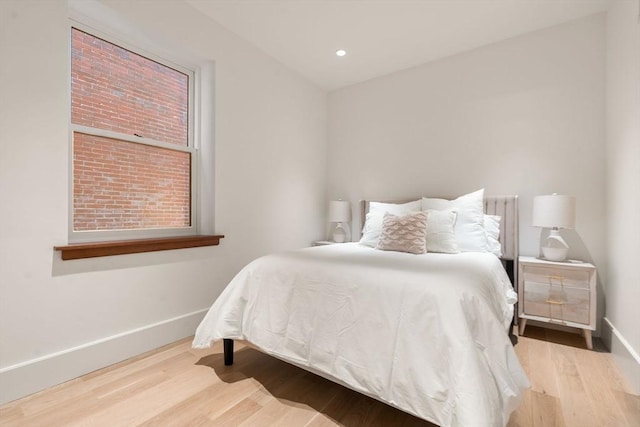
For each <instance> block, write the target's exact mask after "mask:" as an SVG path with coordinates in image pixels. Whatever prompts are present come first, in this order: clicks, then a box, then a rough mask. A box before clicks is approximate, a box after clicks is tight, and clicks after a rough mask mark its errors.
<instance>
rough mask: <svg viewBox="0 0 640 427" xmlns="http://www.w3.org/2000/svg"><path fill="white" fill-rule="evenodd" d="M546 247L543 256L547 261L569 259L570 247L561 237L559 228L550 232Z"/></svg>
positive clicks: (543, 248) (543, 249)
mask: <svg viewBox="0 0 640 427" xmlns="http://www.w3.org/2000/svg"><path fill="white" fill-rule="evenodd" d="M546 245H547V246H543V247H542V255H543V256H544V258H545V259H547V260H549V261H564V260H565V259H567V253H568V252H569V245H567V242H565V241H564V239H563V238H562V236H561V235H560V230H558V229H557V228H554V229H552V230H551V231H550V232H549V237H547V241H546Z"/></svg>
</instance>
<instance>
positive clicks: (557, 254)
mask: <svg viewBox="0 0 640 427" xmlns="http://www.w3.org/2000/svg"><path fill="white" fill-rule="evenodd" d="M568 252H569V248H552V247H550V246H543V247H542V256H543V257H544V259H546V260H549V261H564V260H565V259H567V253H568Z"/></svg>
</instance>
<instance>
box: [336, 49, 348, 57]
mask: <svg viewBox="0 0 640 427" xmlns="http://www.w3.org/2000/svg"><path fill="white" fill-rule="evenodd" d="M346 54H347V51H346V50H344V49H338V50H336V55H338V56H345V55H346Z"/></svg>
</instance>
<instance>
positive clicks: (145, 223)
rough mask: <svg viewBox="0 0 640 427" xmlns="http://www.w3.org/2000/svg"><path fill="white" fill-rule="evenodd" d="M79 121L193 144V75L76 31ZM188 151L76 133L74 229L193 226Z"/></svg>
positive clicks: (75, 116) (75, 109)
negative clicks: (190, 118) (190, 130)
mask: <svg viewBox="0 0 640 427" xmlns="http://www.w3.org/2000/svg"><path fill="white" fill-rule="evenodd" d="M71 80H72V90H71V92H72V93H71V98H72V99H71V101H72V106H71V120H72V123H74V124H81V125H86V126H90V127H94V128H99V129H104V130H112V131H115V132H120V133H125V134H128V135H134V134H137V135H141V136H143V137H145V138H151V139H154V140H158V141H163V142H168V143H172V144H177V145H181V146H187V145H188V134H187V132H188V116H187V114H188V76H187V75H185V74H183V73H181V72H179V71H176V70H173V69H171V68H169V67H167V66H164V65H162V64H159V63H157V62H154V61H151V60H149V59H147V58H144V57H142V56H140V55H137V54H135V53H133V52H130V51H128V50H125V49H122V48H120V47H118V46H115V45H113V44H111V43H108V42H106V41H104V40H101V39H98V38H96V37H93V36H91V35H89V34H86V33H84V32H82V31H79V30H76V29H73V30H72V73H71ZM190 162H191V159H190V154H189V153H184V152H179V151H173V150H167V149H162V148H158V147H152V146H147V145H142V144H136V143H131V142H126V141H121V140H115V139H111V138H104V137H97V136H91V135H86V134H82V133H74V144H73V167H74V177H73V184H74V185H73V225H74V230H76V231H83V230H111V229H132V228H158V227H185V226H189V225H190V168H191V164H190Z"/></svg>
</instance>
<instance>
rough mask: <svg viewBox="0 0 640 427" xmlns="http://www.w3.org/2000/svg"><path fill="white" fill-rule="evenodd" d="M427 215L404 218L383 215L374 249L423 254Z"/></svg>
mask: <svg viewBox="0 0 640 427" xmlns="http://www.w3.org/2000/svg"><path fill="white" fill-rule="evenodd" d="M426 231H427V213H426V212H414V213H410V214H407V215H404V216H396V215H394V214H390V213H388V212H387V213H385V214H384V217H383V219H382V231H381V232H380V238H379V239H378V244H377V245H376V249H381V250H383V251H397V252H409V253H411V254H423V253H425V247H426V242H425V238H426Z"/></svg>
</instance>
